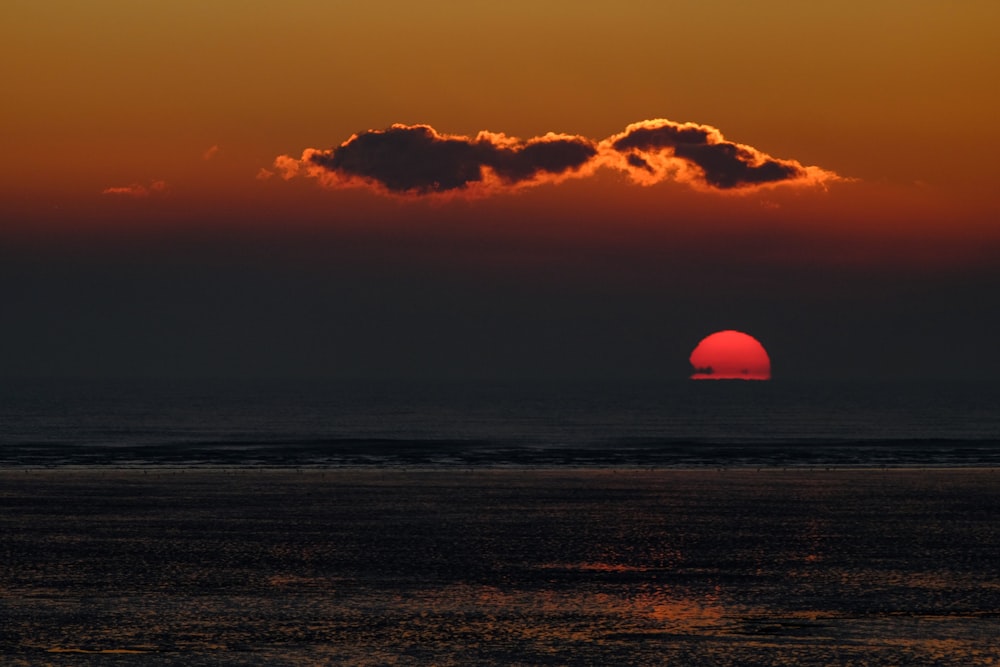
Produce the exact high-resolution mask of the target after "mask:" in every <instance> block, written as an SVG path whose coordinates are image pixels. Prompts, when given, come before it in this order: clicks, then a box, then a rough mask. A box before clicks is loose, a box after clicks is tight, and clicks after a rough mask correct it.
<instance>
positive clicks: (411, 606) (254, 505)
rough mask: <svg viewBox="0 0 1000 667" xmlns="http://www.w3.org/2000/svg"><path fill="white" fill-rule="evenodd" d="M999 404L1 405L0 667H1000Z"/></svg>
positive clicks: (372, 389) (855, 399)
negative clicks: (123, 666)
mask: <svg viewBox="0 0 1000 667" xmlns="http://www.w3.org/2000/svg"><path fill="white" fill-rule="evenodd" d="M998 398H1000V396H998V392H997V387H996V385H974V384H939V383H883V384H875V383H870V384H863V383H854V384H848V383H842V384H829V383H799V384H794V383H784V382H780V381H772V382H768V383H760V382H750V383H747V382H690V381H689V382H677V383H655V384H652V383H651V384H626V383H619V384H609V383H602V384H599V383H590V384H585V383H580V384H565V383H564V384H553V383H539V384H532V385H526V384H523V383H522V384H517V385H512V384H491V383H481V384H436V385H426V384H422V385H421V384H413V383H409V384H402V383H380V384H358V383H356V384H345V383H341V384H332V383H319V382H241V383H237V382H225V383H223V382H202V383H191V382H159V383H150V382H142V383H140V382H102V383H95V382H20V383H14V382H8V383H6V384H4V385H3V387H2V389H0V535H2V536H3V539H2V540H0V663H3V664H12V665H38V664H52V665H61V664H66V665H105V664H109V663H111V662H113V663H114V664H142V665H148V664H156V665H258V664H268V665H316V664H344V665H426V664H434V665H455V666H458V665H470V664H475V665H497V666H501V665H502V666H505V667H507V666H511V665H640V666H646V665H664V664H670V665H685V666H692V667H693V666H699V665H712V666H715V667H718V666H728V665H732V666H734V667H735V666H736V665H832V664H836V665H858V666H869V665H908V666H909V665H921V666H922V665H935V666H940V665H949V666H954V667H959V666H962V667H966V666H968V665H1000V641H998V639H997V637H1000V560H998V559H997V556H996V554H997V552H998V550H1000V523H998V521H997V516H1000V471H998V470H996V466H997V465H998V463H1000V414H998V412H1000V411H998V409H997V406H998V405H1000V400H998Z"/></svg>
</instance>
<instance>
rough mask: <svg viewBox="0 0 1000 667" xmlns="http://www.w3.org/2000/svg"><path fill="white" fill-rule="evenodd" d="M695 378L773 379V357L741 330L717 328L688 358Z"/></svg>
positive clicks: (754, 339) (758, 342) (692, 376)
mask: <svg viewBox="0 0 1000 667" xmlns="http://www.w3.org/2000/svg"><path fill="white" fill-rule="evenodd" d="M689 361H690V362H691V366H692V367H693V368H694V373H692V375H691V379H692V380H770V379H771V358H770V357H769V356H768V354H767V350H765V349H764V346H763V345H761V344H760V341H758V340H757V339H756V338H754V337H753V336H751V335H749V334H745V333H743V332H742V331H734V330H732V329H728V330H726V331H717V332H715V333H713V334H711V335H709V336H706V337H705V338H703V339H702V341H701V342H700V343H698V345H697V346H696V347H695V348H694V350H693V351H692V352H691V356H690V358H689Z"/></svg>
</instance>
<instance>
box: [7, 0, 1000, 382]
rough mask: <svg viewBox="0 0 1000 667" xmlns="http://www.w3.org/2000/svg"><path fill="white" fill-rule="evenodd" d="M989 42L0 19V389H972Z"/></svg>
mask: <svg viewBox="0 0 1000 667" xmlns="http://www.w3.org/2000/svg"><path fill="white" fill-rule="evenodd" d="M997 25H1000V4H997V3H996V2H993V1H992V0H981V1H977V0H965V1H963V2H946V1H943V0H942V1H930V0H907V1H899V2H896V1H890V0H884V1H876V2H871V1H864V2H861V1H859V2H851V1H846V2H836V3H829V2H814V3H801V2H791V1H788V2H785V1H779V0H765V1H762V2H756V3H744V2H736V1H724V0H715V1H711V0H705V1H698V2H694V1H690V2H685V1H678V2H624V3H623V2H597V1H595V2H588V1H577V2H562V1H558V0H554V1H551V2H537V1H535V2H521V1H519V0H514V1H510V2H504V3H489V2H455V1H446V2H424V3H411V2H395V1H387V2H369V3H346V2H345V3H341V2H319V1H307V0H289V1H287V2H283V3H273V2H256V1H254V0H242V1H241V2H235V1H229V0H216V1H212V2H187V1H182V2H159V1H151V2H144V3H134V2H126V1H124V0H122V1H111V0H94V1H93V2H87V3H80V2H76V1H75V0H48V1H46V2H35V1H22V0H7V1H6V2H4V3H3V4H2V7H0V78H2V80H3V81H4V88H5V92H4V104H3V105H2V106H0V120H2V125H3V128H4V130H3V132H2V133H0V146H2V150H3V155H4V157H5V159H4V160H3V163H2V165H0V170H2V173H0V176H2V178H0V299H2V303H3V304H4V307H3V309H2V313H3V314H2V316H0V324H2V329H0V377H11V378H12V377H160V376H164V377H175V376H179V377H257V376H263V377H285V376H291V377H300V376H301V377H319V378H330V379H338V378H350V379H357V378H360V379H366V378H390V379H392V378H400V379H403V378H416V379H442V380H450V379H524V380H533V379H546V378H567V379H599V378H615V379H636V380H638V379H663V378H666V379H670V378H684V377H686V376H687V375H688V374H689V373H690V371H691V369H690V366H689V364H688V356H689V354H690V352H691V351H692V350H693V349H694V347H695V346H696V345H697V343H698V342H699V341H700V340H701V339H702V338H703V337H705V336H707V335H708V334H710V333H712V332H713V331H719V330H724V329H735V330H739V331H745V332H747V333H749V334H751V335H753V336H754V337H755V338H757V339H758V340H759V341H760V342H761V343H762V344H763V345H764V346H765V348H766V349H767V351H768V354H769V355H770V358H771V361H772V376H773V381H780V380H781V379H782V378H877V379H892V378H905V379H911V378H928V379H967V380H972V379H981V378H991V377H995V376H996V375H997V373H1000V349H998V346H997V343H996V341H997V340H1000V308H998V306H1000V297H998V296H997V295H998V294H1000V224H998V223H1000V198H998V196H997V194H996V185H995V182H996V179H997V177H998V175H1000V167H998V166H997V157H996V156H997V154H998V153H1000V129H998V124H997V123H996V118H997V117H998V114H997V111H998V108H1000V104H998V102H1000V88H998V87H997V86H996V84H995V73H996V72H997V71H1000V43H998V42H997V40H996V39H995V27H996V26H997Z"/></svg>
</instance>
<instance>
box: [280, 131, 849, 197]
mask: <svg viewBox="0 0 1000 667" xmlns="http://www.w3.org/2000/svg"><path fill="white" fill-rule="evenodd" d="M274 166H275V167H276V169H277V170H278V171H279V172H280V173H282V174H283V176H284V177H285V178H286V179H287V178H292V177H294V176H297V175H300V174H304V175H306V176H309V177H312V178H316V179H318V180H319V181H320V182H321V183H323V184H324V185H326V186H328V187H356V186H367V187H372V188H374V189H376V190H379V191H381V192H383V193H386V194H393V195H411V196H412V195H445V194H461V195H482V194H492V193H495V192H500V191H504V190H510V189H512V188H519V187H526V186H533V185H539V184H542V183H555V182H559V181H562V180H565V179H567V178H582V177H587V176H590V175H592V174H593V173H594V172H595V171H597V170H598V169H600V168H608V169H615V170H619V171H624V172H625V173H626V174H628V175H629V176H630V178H631V179H632V180H633V181H634V182H636V183H640V184H642V185H653V184H655V183H660V182H663V181H678V182H682V183H687V184H688V185H691V186H692V187H695V188H699V189H702V190H709V191H711V190H714V191H724V190H725V191H746V190H752V189H755V188H759V187H764V186H773V185H778V184H790V185H799V186H816V185H823V184H824V183H826V182H828V181H833V180H838V179H839V177H838V176H837V175H836V174H834V173H833V172H830V171H826V170H823V169H821V168H819V167H807V166H803V165H802V164H800V163H799V162H796V161H795V160H780V159H777V158H773V157H771V156H769V155H767V154H766V153H763V152H761V151H758V150H757V149H755V148H753V147H752V146H747V145H744V144H738V143H734V142H731V141H727V140H726V139H725V138H724V137H723V136H722V133H721V132H720V131H719V130H717V129H716V128H714V127H711V126H709V125H697V124H695V123H675V122H673V121H669V120H665V119H656V120H647V121H642V122H639V123H633V124H632V125H629V126H628V127H627V128H626V129H625V131H624V132H622V133H620V134H617V135H614V136H612V137H609V138H608V139H605V140H603V141H595V140H592V139H588V138H586V137H581V136H574V135H565V134H551V133H550V134H546V135H545V136H541V137H534V138H531V139H528V140H522V139H517V138H513V137H508V136H506V135H504V134H498V133H493V132H485V131H484V132H480V133H479V134H478V135H477V136H476V137H466V136H461V135H447V134H441V133H439V132H437V131H436V130H435V129H434V128H432V127H430V126H428V125H393V126H392V127H389V128H387V129H385V130H368V131H366V132H362V133H360V134H356V135H354V136H352V137H351V138H350V139H348V140H347V141H345V142H344V143H342V144H341V145H340V146H337V147H335V148H331V149H328V150H319V149H315V148H310V149H307V150H306V151H305V152H304V153H303V154H302V158H301V159H295V158H292V157H289V156H287V155H282V156H279V157H278V158H277V159H275V162H274ZM264 172H265V175H268V176H269V175H270V174H271V173H272V172H270V171H267V170H264Z"/></svg>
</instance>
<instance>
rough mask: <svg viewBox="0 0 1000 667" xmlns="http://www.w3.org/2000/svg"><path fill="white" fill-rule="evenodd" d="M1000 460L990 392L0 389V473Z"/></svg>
mask: <svg viewBox="0 0 1000 667" xmlns="http://www.w3.org/2000/svg"><path fill="white" fill-rule="evenodd" d="M998 463H1000V383H945V382H868V383H865V382H853V383H851V382H819V381H815V382H783V381H778V380H774V381H770V382H742V381H701V382H695V381H675V382H661V383H650V382H646V383H627V382H618V383H612V382H604V383H598V382H589V383H587V382H581V383H568V382H563V383H555V382H539V383H524V382H522V383H451V384H449V383H437V384H431V383H413V382H408V383H392V382H380V383H361V382H355V383H332V382H318V381H244V382H236V381H227V382H217V381H215V382H213V381H203V382H193V381H183V382H182V381H158V382H149V381H147V382H138V381H104V382H96V381H89V382H85V381H59V382H56V381H51V380H47V381H40V380H39V381H8V382H5V383H4V384H3V385H2V386H0V466H14V467H21V466H29V467H30V466H59V465H115V466H150V465H168V466H265V467H267V466H276V467H285V466H328V467H343V466H372V465H378V466H444V467H448V466H466V467H467V466H553V465H556V466H560V465H562V466H640V467H642V466H657V467H659V466H673V467H678V466H679V467H686V466H831V465H848V466H892V465H902V466H965V465H969V466H992V465H997V464H998Z"/></svg>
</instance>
